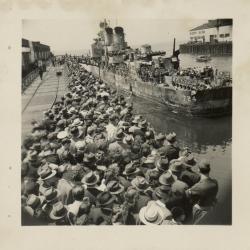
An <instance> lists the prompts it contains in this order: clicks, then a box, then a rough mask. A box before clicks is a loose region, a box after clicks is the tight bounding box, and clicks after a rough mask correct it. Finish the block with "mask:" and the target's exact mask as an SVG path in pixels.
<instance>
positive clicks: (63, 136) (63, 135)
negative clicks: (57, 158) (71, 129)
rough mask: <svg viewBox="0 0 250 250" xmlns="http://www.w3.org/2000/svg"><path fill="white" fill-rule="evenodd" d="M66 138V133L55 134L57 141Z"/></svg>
mask: <svg viewBox="0 0 250 250" xmlns="http://www.w3.org/2000/svg"><path fill="white" fill-rule="evenodd" d="M66 137H68V133H67V132H66V131H61V132H59V133H58V134H57V138H58V139H64V138H66Z"/></svg>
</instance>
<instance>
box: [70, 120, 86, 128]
mask: <svg viewBox="0 0 250 250" xmlns="http://www.w3.org/2000/svg"><path fill="white" fill-rule="evenodd" d="M82 124H83V121H81V120H80V119H79V118H76V119H75V120H74V121H73V123H72V127H74V126H81V125H82Z"/></svg>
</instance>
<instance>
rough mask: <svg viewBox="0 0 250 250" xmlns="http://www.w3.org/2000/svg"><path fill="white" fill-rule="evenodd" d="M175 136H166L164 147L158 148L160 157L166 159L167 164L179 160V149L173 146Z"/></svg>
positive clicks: (173, 134) (171, 134) (172, 134)
mask: <svg viewBox="0 0 250 250" xmlns="http://www.w3.org/2000/svg"><path fill="white" fill-rule="evenodd" d="M175 143H176V134H175V133H170V134H168V135H167V136H166V145H163V146H162V147H161V148H159V153H160V155H162V156H164V157H167V158H168V160H169V162H170V161H171V160H173V159H178V158H179V152H180V148H179V147H178V146H176V145H175Z"/></svg>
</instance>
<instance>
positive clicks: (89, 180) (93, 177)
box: [81, 171, 99, 186]
mask: <svg viewBox="0 0 250 250" xmlns="http://www.w3.org/2000/svg"><path fill="white" fill-rule="evenodd" d="M98 181H99V175H97V174H95V173H94V172H93V171H90V172H89V173H87V174H86V175H85V176H84V177H83V178H82V180H81V182H82V183H83V184H86V185H87V186H94V185H95V184H96V183H97V182H98Z"/></svg>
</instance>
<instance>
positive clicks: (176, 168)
mask: <svg viewBox="0 0 250 250" xmlns="http://www.w3.org/2000/svg"><path fill="white" fill-rule="evenodd" d="M169 169H170V170H171V172H172V173H173V174H175V173H181V172H182V171H183V170H184V166H183V164H182V162H181V161H175V162H174V163H172V164H171V165H170V167H169Z"/></svg>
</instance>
